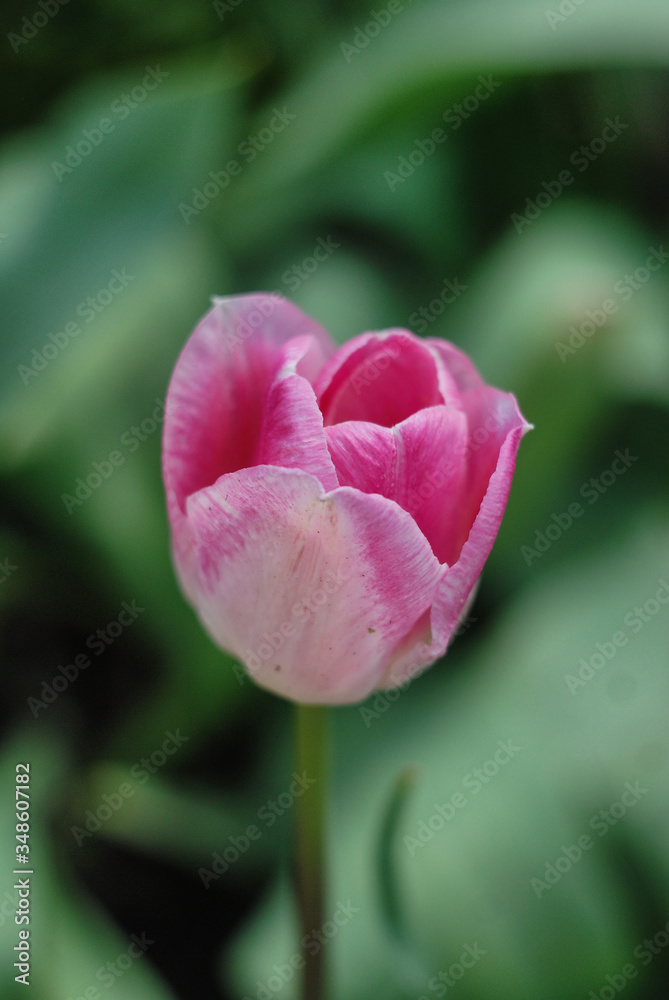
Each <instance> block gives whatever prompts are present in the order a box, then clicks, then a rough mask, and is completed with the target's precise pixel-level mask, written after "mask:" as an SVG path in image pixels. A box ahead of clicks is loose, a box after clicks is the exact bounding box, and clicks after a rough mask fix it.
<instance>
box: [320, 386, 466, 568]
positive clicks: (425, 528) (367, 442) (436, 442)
mask: <svg viewBox="0 0 669 1000" xmlns="http://www.w3.org/2000/svg"><path fill="white" fill-rule="evenodd" d="M325 436H326V438H327V443H328V449H329V451H330V455H331V457H332V461H333V463H334V467H335V469H336V472H337V477H338V479H339V484H340V485H341V486H352V487H354V488H355V489H358V490H361V491H362V492H364V493H380V494H381V495H382V496H385V497H387V498H388V499H389V500H394V501H395V503H397V504H399V506H400V507H402V508H403V509H404V510H406V511H408V512H409V513H410V514H411V515H412V516H413V518H414V520H415V521H416V524H417V525H418V527H419V528H420V529H421V531H422V532H423V534H424V535H425V537H426V538H427V540H428V541H429V543H430V545H431V547H432V551H433V552H434V554H435V555H436V557H437V559H438V560H439V561H440V563H442V564H445V563H448V564H449V565H450V564H451V563H452V562H454V561H455V559H456V558H457V555H458V553H459V549H460V547H461V545H462V539H461V538H460V533H459V530H458V529H459V521H460V518H459V515H458V508H459V506H460V504H461V492H462V484H463V481H464V475H465V471H466V465H465V462H466V458H465V456H466V444H467V421H466V417H465V415H464V414H463V413H462V412H461V411H459V410H454V409H453V408H451V407H446V406H443V405H442V406H434V407H429V408H427V409H425V410H421V411H419V412H418V413H415V414H412V416H410V417H408V418H407V420H405V421H403V422H402V423H401V424H399V425H398V426H396V427H393V428H392V429H388V428H386V427H379V426H377V425H375V424H369V423H365V422H363V421H346V422H345V423H341V424H334V425H331V426H330V427H326V428H325Z"/></svg>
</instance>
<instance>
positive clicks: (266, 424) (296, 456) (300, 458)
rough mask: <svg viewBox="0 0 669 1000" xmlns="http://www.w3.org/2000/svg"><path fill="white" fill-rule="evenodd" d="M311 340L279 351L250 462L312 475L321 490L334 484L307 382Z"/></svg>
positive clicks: (319, 418) (319, 419)
mask: <svg viewBox="0 0 669 1000" xmlns="http://www.w3.org/2000/svg"><path fill="white" fill-rule="evenodd" d="M313 344H314V341H313V339H312V338H311V337H297V338H296V339H295V340H291V341H290V342H289V343H288V344H287V345H286V346H285V347H284V348H283V349H282V351H281V356H282V364H281V367H280V368H279V370H278V372H277V373H276V375H275V376H274V378H273V380H272V383H271V385H270V387H269V389H268V391H267V397H266V401H265V406H264V409H263V421H262V429H261V433H260V440H259V443H258V449H257V451H256V454H255V456H254V460H253V465H279V466H282V467H283V468H285V469H302V470H303V471H304V472H309V473H311V475H313V476H316V478H317V479H318V480H319V481H320V483H321V485H322V487H323V488H324V489H325V490H331V489H334V488H335V487H336V486H337V485H338V482H337V475H336V473H335V469H334V465H333V464H332V459H331V458H330V453H329V451H328V447H327V443H326V440H325V432H324V430H323V416H322V414H321V411H320V410H319V408H318V403H317V401H316V395H315V393H314V390H313V388H312V387H311V384H310V382H308V381H307V379H306V378H303V376H302V375H300V374H298V372H299V371H303V370H304V371H307V372H308V371H309V364H310V361H311V356H312V355H313V353H314V352H313Z"/></svg>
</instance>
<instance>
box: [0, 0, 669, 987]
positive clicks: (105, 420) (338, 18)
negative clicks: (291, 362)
mask: <svg viewBox="0 0 669 1000" xmlns="http://www.w3.org/2000/svg"><path fill="white" fill-rule="evenodd" d="M1 18H2V49H3V51H2V69H1V71H0V73H1V77H0V79H1V83H2V86H1V87H0V103H1V104H2V109H3V120H4V122H5V126H6V127H5V133H4V138H3V141H2V148H1V150H0V297H1V300H2V327H1V329H2V334H1V335H2V348H3V364H2V370H1V372H0V379H1V380H2V393H1V397H0V398H1V402H0V411H1V416H2V419H1V423H0V427H1V430H0V475H1V477H2V488H1V490H0V505H1V508H2V514H3V517H2V523H1V526H0V609H1V624H0V629H1V632H0V636H1V642H2V663H3V694H4V696H3V699H2V716H3V727H2V732H3V742H2V748H1V753H2V763H3V770H2V773H3V783H2V796H3V805H2V809H1V810H0V815H2V817H3V819H2V837H1V838H0V844H1V847H0V862H1V863H0V897H1V901H0V932H1V933H0V943H1V949H2V950H1V952H0V981H1V993H2V996H3V997H5V996H7V997H11V996H15V995H16V996H21V995H24V994H23V993H22V992H21V990H22V987H21V986H19V985H15V983H14V976H15V975H16V969H14V968H13V962H14V961H15V960H16V953H15V952H14V950H13V949H14V946H15V945H16V943H17V940H18V929H19V928H18V927H17V926H16V925H15V923H14V911H15V908H16V891H15V890H14V889H13V888H12V887H13V885H14V876H13V875H12V871H13V866H14V864H15V861H14V855H15V847H16V841H15V839H14V837H15V831H14V826H15V823H16V818H15V813H14V792H13V789H14V784H15V782H14V775H15V765H16V764H17V763H18V762H26V761H28V762H30V765H31V769H32V777H31V833H30V841H29V843H30V847H31V855H30V857H31V861H32V863H33V865H34V871H35V874H34V876H33V877H32V895H31V925H30V928H31V931H32V934H31V946H32V948H33V954H34V957H33V960H32V968H31V986H32V992H31V993H30V995H31V996H32V997H34V998H36V1000H67V998H72V1000H74V998H77V997H86V998H88V1000H93V998H97V997H104V996H107V995H109V996H113V997H115V998H118V1000H126V998H127V1000H135V998H140V997H141V998H148V1000H173V998H198V1000H214V998H241V997H249V998H256V997H257V998H262V997H264V998H265V1000H266V998H267V997H268V996H275V995H276V996H279V997H281V998H284V997H285V998H292V997H295V995H296V992H295V990H296V977H293V978H292V979H290V980H289V981H286V982H284V980H287V979H288V978H289V971H286V970H289V964H290V959H291V957H292V956H293V955H295V953H296V949H297V947H298V944H297V932H296V929H295V919H294V917H295V915H294V911H293V906H292V896H291V892H290V879H289V876H290V871H289V865H288V861H287V858H288V848H289V843H290V832H291V821H292V814H291V810H290V808H286V809H285V811H282V812H281V814H280V815H279V813H278V810H275V819H274V820H273V821H272V822H271V824H270V821H269V820H268V819H266V818H263V817H266V816H267V815H268V813H267V811H265V812H263V811H262V810H263V809H265V810H266V809H267V808H268V807H267V803H268V801H275V800H278V797H279V796H280V795H282V794H284V796H285V794H286V793H287V792H288V788H289V786H290V780H291V779H290V773H291V769H292V764H291V738H290V732H291V712H290V706H289V705H288V704H287V703H284V702H282V701H281V700H279V699H277V698H275V697H273V696H271V695H269V694H267V693H265V692H263V691H260V690H258V689H257V688H255V687H254V685H253V683H252V682H251V681H250V680H244V677H243V674H241V673H240V672H239V671H238V670H237V671H235V669H234V665H233V663H232V661H230V660H229V659H228V658H226V657H225V656H224V655H223V654H221V653H220V652H219V651H218V650H216V649H215V648H214V647H213V646H212V645H211V643H210V642H209V640H208V639H207V638H206V636H205V635H204V633H203V632H202V630H201V629H200V627H199V626H198V624H197V622H196V620H195V617H194V615H193V613H192V612H191V610H190V609H189V607H188V606H187V605H186V603H185V602H184V600H183V598H182V597H181V595H180V593H179V591H178V588H177V586H176V583H175V580H174V575H173V572H172V568H171V564H170V558H169V550H168V532H167V526H166V518H165V512H164V500H163V491H162V484H161V476H160V465H159V461H160V433H161V423H160V418H161V414H162V409H161V404H162V401H163V400H164V397H165V391H166V386H167V381H168V378H169V375H170V372H171V369H172V367H173V365H174V362H175V359H176V357H177V354H178V352H179V350H180V348H181V346H182V344H183V342H184V340H185V338H186V337H187V335H188V333H189V332H190V330H191V329H192V327H193V326H194V324H195V322H196V321H197V319H198V318H199V317H200V316H201V315H202V314H203V313H204V312H205V311H206V310H207V308H208V304H209V297H210V296H211V295H212V294H219V295H222V294H234V293H238V292H244V291H253V290H273V289H278V290H280V291H281V292H282V293H284V294H286V295H288V296H289V297H290V298H292V299H293V300H294V301H295V302H297V303H298V304H299V305H300V306H301V307H302V308H303V309H304V310H305V311H307V312H309V313H311V314H313V315H314V316H315V317H316V318H317V319H318V320H319V321H320V322H321V323H322V324H323V325H324V326H325V327H326V328H328V329H329V330H331V331H332V333H333V336H334V337H335V338H336V339H337V340H338V341H343V340H345V339H347V338H349V337H351V336H354V335H356V334H357V333H359V332H361V331H363V330H367V329H381V328H383V327H387V326H405V327H408V328H411V329H413V330H414V332H416V333H419V334H425V335H430V336H443V337H446V338H448V339H450V340H452V341H453V342H454V343H456V344H458V345H459V346H461V347H462V348H464V349H465V350H466V351H468V352H469V353H470V355H471V356H472V358H473V359H474V361H475V362H476V364H477V365H478V366H479V368H480V370H481V372H482V373H483V374H484V376H485V377H486V378H487V379H488V380H489V381H490V382H492V383H493V384H495V385H498V386H501V387H502V388H504V389H507V390H510V391H513V392H515V393H516V394H517V396H518V398H519V401H520V405H521V408H522V410H523V412H524V414H525V415H526V417H527V418H528V419H529V420H531V421H532V422H533V423H534V425H535V430H534V431H533V432H532V433H531V434H530V435H529V436H528V437H527V438H526V439H525V440H524V442H523V444H522V446H521V449H520V454H519V462H518V470H517V475H516V478H515V480H514V485H513V490H512V494H511V498H510V502H509V506H508V509H507V513H506V516H505V520H504V523H503V525H502V530H501V532H500V535H499V538H498V541H497V543H496V546H495V549H494V551H493V554H492V556H491V559H490V561H489V564H488V566H487V568H486V571H485V573H484V575H483V578H482V581H481V586H480V590H479V594H478V597H477V600H476V602H475V604H474V606H473V608H472V609H471V611H470V614H469V618H468V620H467V622H466V627H464V628H463V629H462V630H461V631H462V634H461V635H460V636H459V637H458V638H457V639H456V640H455V641H454V643H453V645H452V648H451V649H450V651H449V653H448V656H447V658H446V659H445V661H444V662H441V663H439V664H437V665H435V666H434V667H433V668H432V669H431V670H430V671H428V672H427V673H426V674H425V675H424V676H423V677H422V678H421V679H420V681H418V682H416V683H415V684H412V685H411V686H410V687H409V688H408V689H406V690H405V691H403V692H401V693H400V694H399V696H396V697H395V698H394V700H393V701H391V700H390V699H386V698H383V699H375V698H372V699H370V700H369V702H367V703H366V704H365V706H362V707H363V708H364V711H361V708H360V707H358V706H353V707H349V708H343V709H339V710H336V711H334V712H333V713H332V715H333V723H334V733H333V771H334V776H333V789H332V802H331V817H330V822H331V862H332V865H331V868H332V870H331V873H330V898H329V900H328V904H327V908H326V909H327V914H326V916H327V917H328V919H333V917H334V915H335V913H337V912H339V913H341V912H343V911H342V910H340V909H338V907H340V905H341V906H343V907H347V906H349V905H350V909H349V911H348V912H349V916H347V917H346V919H345V920H344V921H342V922H341V924H342V925H341V926H340V927H339V928H338V929H337V933H336V935H332V936H331V938H328V939H327V943H326V944H325V945H323V946H324V947H326V948H327V961H328V963H329V964H330V966H331V968H332V979H333V981H332V997H333V998H351V1000H353V998H356V1000H367V998H369V1000H373V998H377V1000H378V998H382V1000H385V998H387V1000H414V998H415V1000H418V998H420V997H438V996H451V995H452V996H454V997H456V996H457V997H459V998H461V1000H484V998H486V1000H487V998H495V1000H537V998H546V1000H548V998H551V1000H571V998H574V1000H577V998H586V997H592V996H595V997H601V998H602V1000H606V998H607V997H608V998H610V997H612V996H614V995H617V994H618V993H621V994H623V993H624V996H625V997H626V998H629V1000H633V998H644V1000H645V998H656V997H657V998H660V997H662V998H664V997H666V983H667V978H668V972H669V946H668V945H669V934H668V933H667V925H668V922H669V839H668V836H667V832H668V827H669V798H668V794H667V793H668V792H669V740H668V734H667V717H668V710H669V675H668V672H667V666H668V662H667V659H668V658H667V649H668V647H669V643H668V642H667V640H668V637H669V629H668V624H669V604H667V603H665V602H666V598H667V597H669V586H667V584H669V509H668V506H667V485H668V482H667V480H668V478H669V476H668V465H667V441H668V440H669V412H668V409H667V404H668V403H669V339H668V337H667V316H668V309H667V307H668V287H669V286H668V280H667V279H668V275H669V267H666V266H665V265H664V256H663V254H664V247H663V240H664V241H667V242H666V246H667V250H668V251H669V231H668V228H667V222H668V209H669V186H668V185H667V171H668V167H669V145H668V136H669V101H668V98H669V74H668V73H667V64H668V62H669V6H668V5H667V4H666V2H660V0H657V2H654V0H637V2H636V3H634V4H630V3H626V2H623V0H582V2H581V3H580V4H577V3H576V2H572V0H561V2H560V3H559V4H558V3H550V4H549V5H548V6H546V4H545V3H544V2H541V3H536V2H524V0H497V2H496V3H486V2H481V0H474V2H468V3H464V2H457V3H455V2H449V0H440V2H430V0H393V2H391V3H386V0H381V2H380V3H379V4H378V5H376V6H375V7H373V8H371V7H370V6H369V5H368V4H366V3H362V2H359V0H349V2H340V3H334V2H331V3H325V2H323V3H308V2H306V0H295V2H292V3H286V4H277V3H271V2H270V0H255V2H253V0H236V2H233V0H230V2H229V3H224V2H218V3H214V4H212V3H207V2H201V3H187V2H186V0H163V2H162V3H158V2H157V0H139V2H134V3H130V2H127V0H95V2H89V3H87V4H83V3H81V2H79V0H71V2H69V3H67V4H65V5H62V6H61V5H60V4H59V3H58V0H40V2H38V0H35V2H34V3H33V2H28V0H23V2H21V3H15V2H10V3H9V4H8V5H6V6H5V8H4V9H3V12H2V15H1ZM435 130H438V131H437V132H435ZM212 174H213V175H214V178H212V176H211V175H212ZM216 176H217V177H218V180H216V179H215V177H216ZM319 241H322V243H321V244H320V245H321V246H322V245H323V244H324V243H325V244H326V245H327V246H328V248H330V249H329V252H328V254H327V256H326V259H325V260H323V261H322V262H318V263H317V266H314V265H315V264H316V261H315V258H314V257H313V251H314V249H315V248H316V247H317V246H318V245H319ZM321 256H325V255H324V254H321ZM668 257H669V254H668ZM647 262H648V266H646V265H647ZM119 276H120V277H119ZM449 283H450V284H449ZM454 289H455V291H454ZM616 452H620V453H621V454H622V455H625V456H627V459H626V463H621V462H620V461H617V459H616ZM112 453H113V454H114V455H115V457H114V458H112V459H111V460H110V454H112ZM96 463H97V465H96ZM613 463H616V464H615V465H614V464H613ZM101 470H102V471H101ZM611 470H612V471H611ZM621 470H622V471H621ZM96 476H97V478H96ZM89 477H92V478H91V479H90V483H92V484H95V485H92V486H91V485H89V486H88V487H87V486H86V480H87V479H89ZM593 480H594V481H595V482H594V483H593V482H592V481H593ZM80 481H81V482H80ZM77 490H78V491H79V494H78V495H77V492H76V491H77ZM68 498H69V499H68ZM575 504H576V505H578V508H579V510H580V513H578V515H576V516H575V511H576V507H574V505H575ZM570 511H571V513H570ZM656 594H658V595H659V596H658V597H656V596H655V595H656ZM663 598H664V600H663ZM124 602H125V604H127V605H129V606H130V607H134V608H135V611H134V613H133V615H132V616H128V615H127V613H126V614H124V615H123V617H122V620H121V624H117V622H118V620H119V614H121V613H122V611H123V607H124ZM133 602H134V604H133ZM139 609H141V610H139ZM129 617H130V624H128V619H129ZM110 624H111V628H109V626H110ZM108 628H109V631H108ZM98 630H102V632H103V634H104V636H105V637H106V638H101V637H100V636H97V635H96V633H97V632H98ZM615 636H617V638H615V639H614V637H615ZM166 734H173V735H174V737H175V742H174V743H172V744H167V745H168V746H169V749H170V750H173V751H174V752H173V753H167V751H164V750H163V749H162V747H163V743H165V742H166V741H167V740H169V738H170V737H169V736H167V735H166ZM500 740H501V741H502V742H503V743H505V744H507V743H508V742H510V743H511V744H512V746H513V747H514V749H513V751H512V753H511V755H509V753H507V754H506V755H502V754H499V753H498V742H499V741H500ZM495 753H498V761H497V763H496V764H495V763H491V761H494V754H495ZM142 760H144V762H145V763H144V764H142ZM500 760H503V761H505V762H504V763H503V764H500V763H499V762H500ZM407 766H410V767H411V772H410V780H408V779H407V780H405V781H404V782H402V781H401V780H400V778H401V776H402V775H403V773H404V771H405V768H406V767H407ZM476 768H482V769H483V770H482V773H481V775H480V776H479V778H476V777H473V775H475V769H476ZM405 778H406V775H405ZM398 782H399V783H398ZM628 786H631V788H632V789H636V791H635V792H634V793H631V792H630V791H629V788H628ZM120 788H123V789H124V791H123V792H119V789H120ZM626 789H627V790H626ZM457 792H459V793H460V797H457V796H456V801H457V802H458V803H460V805H458V807H457V809H455V808H451V807H449V802H451V800H452V798H453V796H454V795H455V793H457ZM623 795H625V799H621V797H622V796H623ZM463 798H464V804H463V802H462V799H463ZM283 801H284V802H285V801H286V799H285V797H284V799H283ZM621 801H622V802H623V803H625V802H626V804H623V805H622V806H621V805H616V804H617V803H620V802H621ZM271 808H272V807H271V806H270V807H269V809H271ZM440 810H441V811H440ZM602 810H603V812H602ZM606 817H608V818H606ZM86 820H88V823H89V827H91V828H92V829H86V827H85V822H86ZM96 823H97V828H96ZM249 824H255V825H257V827H258V828H259V829H260V830H261V834H262V835H261V837H260V839H258V840H257V841H254V842H253V843H251V844H250V846H248V849H244V844H245V841H244V835H245V834H244V831H245V830H246V829H247V827H248V826H249ZM421 835H422V837H423V840H421V839H420V836H421ZM586 837H587V838H589V841H590V842H589V844H588V846H587V847H585V848H584V847H583V845H584V844H586V843H587V839H586V840H584V839H583V838H586ZM231 838H232V839H231ZM235 838H236V839H235ZM579 838H581V839H580V840H579ZM579 842H580V843H581V848H579V847H578V845H579ZM235 844H236V845H237V847H235ZM579 850H580V851H581V855H580V856H579ZM224 852H227V854H226V855H225V856H226V858H227V859H228V860H229V861H230V863H229V867H228V870H227V871H225V872H220V874H218V875H217V876H216V877H215V878H213V877H212V878H209V877H208V876H205V877H204V878H203V877H202V872H201V871H200V870H201V869H207V870H208V871H210V872H213V867H212V866H213V865H214V860H215V859H214V856H215V855H216V854H217V853H218V855H219V856H223V853H224ZM237 853H238V854H239V857H236V854H237ZM230 859H232V860H230ZM220 867H221V865H220V863H219V868H220ZM198 872H200V873H199V874H198ZM205 881H206V882H207V885H206V887H205V885H204V882H205ZM335 926H336V925H335V924H334V923H332V924H330V925H329V928H330V929H331V928H332V927H335ZM324 933H325V935H326V937H327V929H326V932H324ZM132 935H136V936H137V937H138V938H139V939H140V941H142V940H143V941H144V945H142V948H143V950H141V949H140V948H139V947H137V946H133V945H132ZM142 936H144V937H142ZM148 941H150V942H151V944H150V945H149V944H147V942H148ZM644 941H646V942H647V943H646V944H644ZM467 948H469V951H467ZM129 949H130V950H129ZM463 954H464V955H466V956H467V955H468V956H469V958H468V959H467V962H466V963H465V965H463V964H462V963H460V957H461V956H462V955H463ZM472 955H476V958H475V959H473V958H472V957H471V956H472ZM466 964H468V965H470V966H471V968H466V967H465V966H466ZM275 966H276V967H278V970H279V971H277V968H275ZM449 970H452V971H449ZM281 973H283V977H282V976H281ZM440 973H441V974H443V976H442V978H441V979H440V978H439V976H440Z"/></svg>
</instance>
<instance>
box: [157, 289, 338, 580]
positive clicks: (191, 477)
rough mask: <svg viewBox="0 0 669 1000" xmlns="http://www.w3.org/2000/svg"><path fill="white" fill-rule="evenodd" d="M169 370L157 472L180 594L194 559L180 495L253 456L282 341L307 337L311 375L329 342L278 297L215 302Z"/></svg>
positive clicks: (183, 499) (327, 350)
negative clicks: (159, 470)
mask: <svg viewBox="0 0 669 1000" xmlns="http://www.w3.org/2000/svg"><path fill="white" fill-rule="evenodd" d="M214 302H215V304H214V307H213V308H212V309H211V310H210V311H209V312H208V313H207V314H206V316H205V317H204V318H203V319H202V320H201V321H200V323H199V324H198V326H197V327H196V328H195V330H194V331H193V333H192V334H191V336H190V338H189V339H188V341H187V343H186V345H185V347H184V349H183V351H182V352H181V355H180V357H179V360H178V361H177V364H176V367H175V369H174V372H173V374H172V379H171V381H170V386H169V390H168V394H167V401H166V408H165V425H164V430H163V475H164V479H165V488H166V493H167V505H168V513H169V518H170V522H171V526H172V532H173V550H174V556H175V562H176V566H177V571H178V573H179V576H180V579H181V582H182V584H183V586H184V588H185V589H186V592H187V593H188V594H189V596H190V595H191V589H190V586H189V583H188V575H189V567H190V566H191V565H192V561H193V557H192V553H191V551H190V541H189V532H188V527H187V525H186V524H185V523H184V522H183V512H184V510H185V503H186V498H187V497H188V496H189V495H190V494H192V493H194V492H195V491H196V490H199V489H201V488H202V487H203V486H208V485H210V484H212V483H214V482H216V480H217V479H218V477H219V476H220V475H222V474H223V473H225V472H232V471H233V470H235V469H240V468H243V467H245V466H246V465H251V464H252V463H253V461H254V455H255V451H256V449H257V446H258V440H259V436H260V429H261V418H262V407H263V401H264V398H265V393H266V391H267V386H268V384H269V380H270V378H271V375H272V372H273V371H274V370H275V368H276V365H277V362H278V361H279V358H280V350H281V348H282V346H283V345H284V344H285V343H286V342H287V341H289V340H291V339H292V338H294V337H298V336H302V335H304V334H309V335H310V336H311V337H312V338H313V346H312V358H311V361H310V362H309V365H310V367H311V372H310V374H311V375H312V376H313V377H315V375H316V372H317V371H318V370H319V369H320V367H322V364H323V363H324V362H325V360H326V358H327V357H328V356H329V355H330V354H331V353H332V352H333V350H334V347H333V345H332V344H331V342H330V339H329V337H328V335H327V333H326V332H325V331H324V330H323V329H322V327H320V326H319V325H318V324H317V323H315V322H314V320H312V319H310V318H309V317H308V316H306V315H305V314H304V313H302V312H301V311H300V310H299V309H297V308H296V306H294V305H292V303H290V302H288V301H287V300H286V299H283V298H281V297H280V296H277V295H264V294H259V295H241V296H236V297H230V298H219V299H215V300H214Z"/></svg>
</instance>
